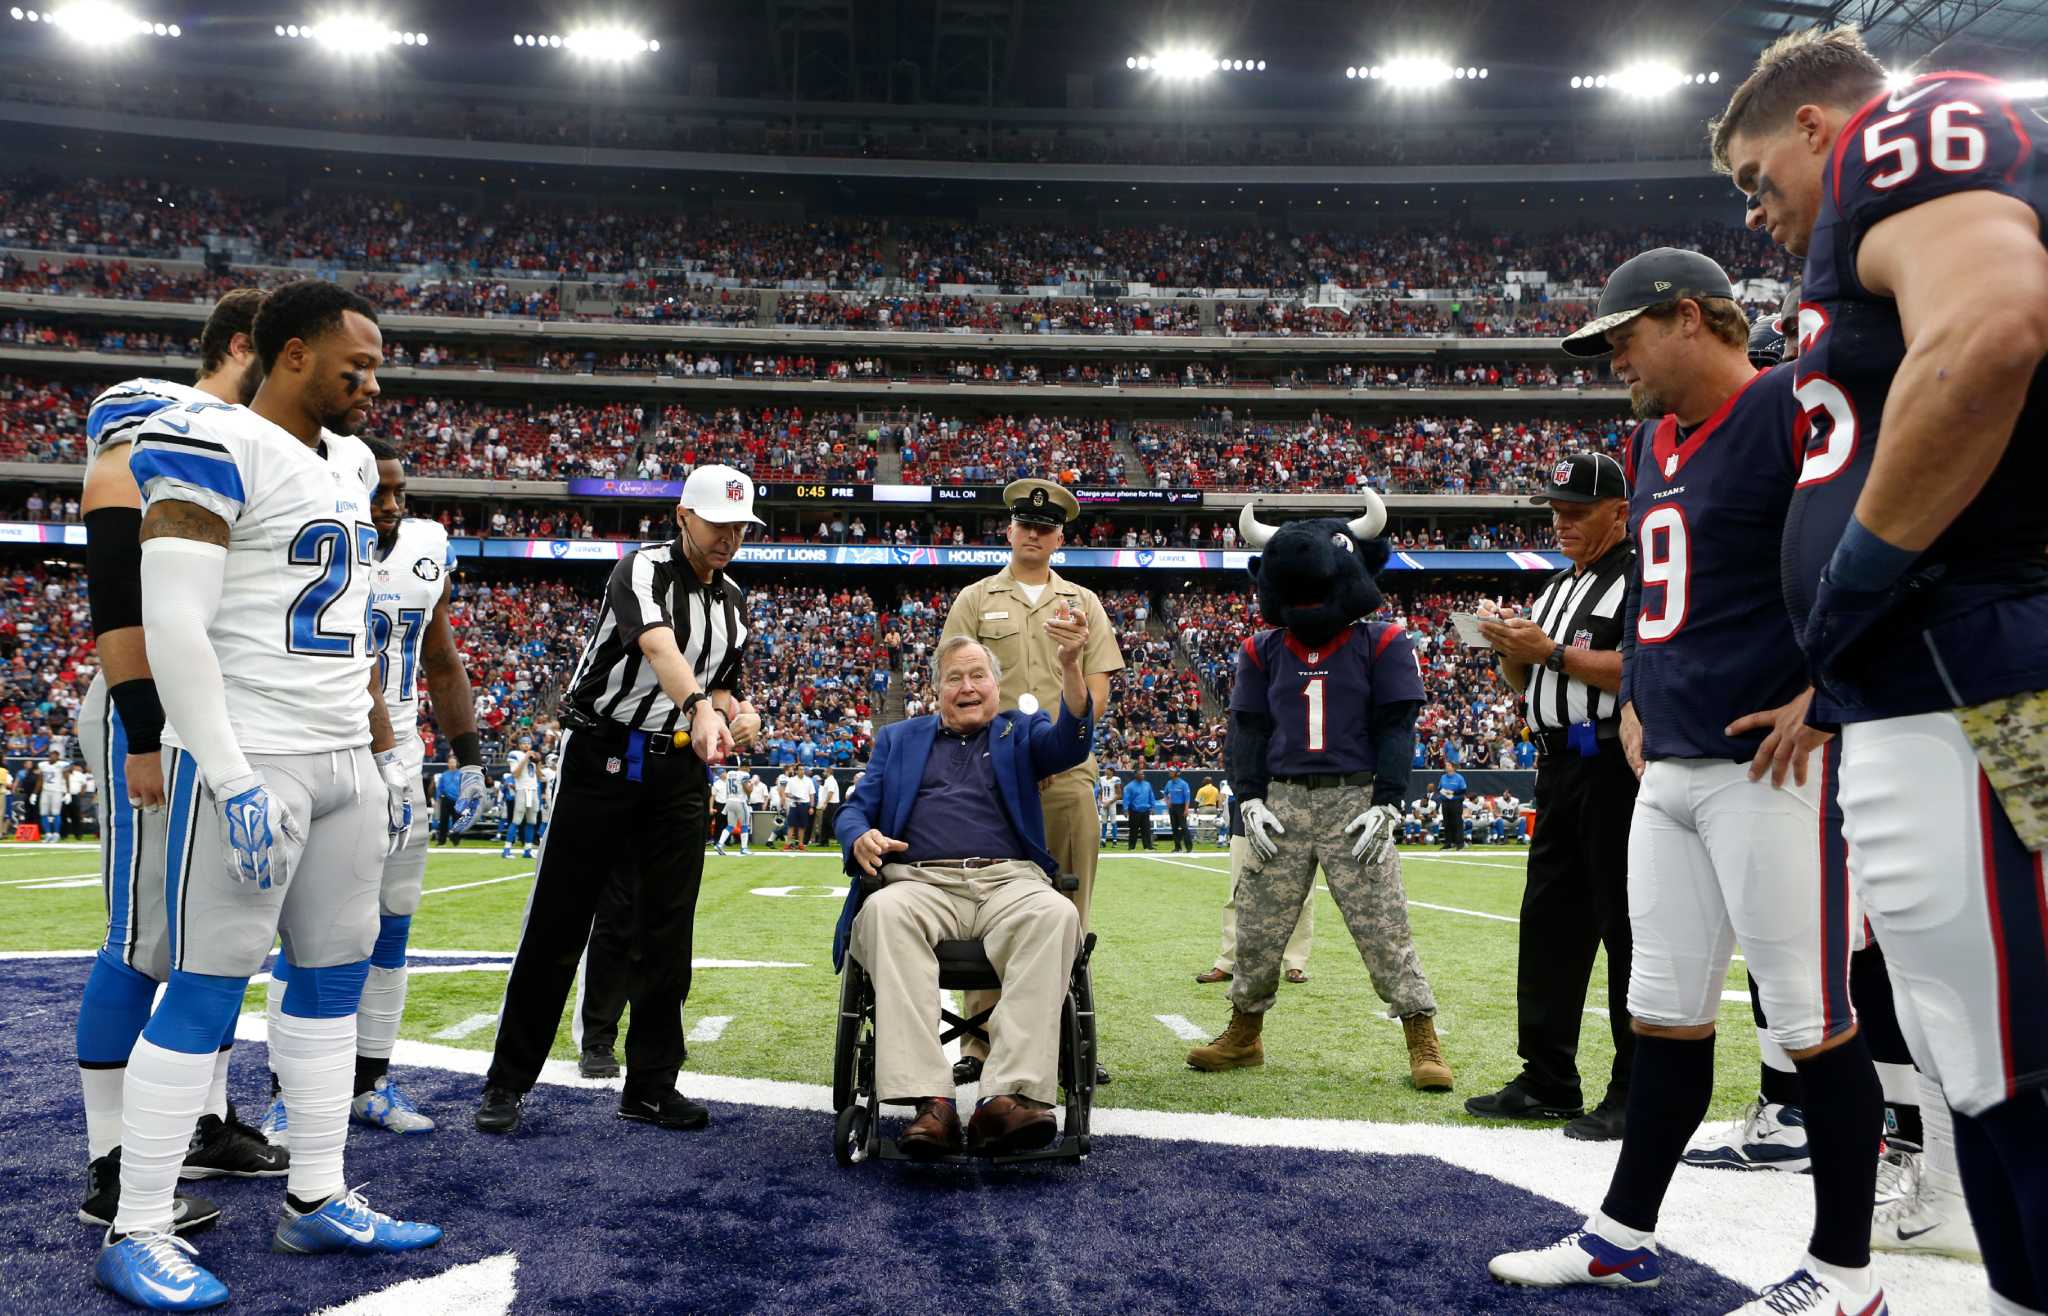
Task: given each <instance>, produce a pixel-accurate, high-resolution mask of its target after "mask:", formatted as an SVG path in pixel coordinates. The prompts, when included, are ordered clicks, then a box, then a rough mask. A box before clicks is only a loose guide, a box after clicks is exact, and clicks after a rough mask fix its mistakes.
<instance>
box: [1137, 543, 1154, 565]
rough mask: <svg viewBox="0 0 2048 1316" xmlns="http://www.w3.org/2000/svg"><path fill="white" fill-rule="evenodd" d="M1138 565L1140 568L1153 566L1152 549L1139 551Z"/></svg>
mask: <svg viewBox="0 0 2048 1316" xmlns="http://www.w3.org/2000/svg"><path fill="white" fill-rule="evenodd" d="M1138 565H1139V566H1141V567H1149V566H1151V565H1152V550H1151V549H1149V548H1141V549H1139V550H1138Z"/></svg>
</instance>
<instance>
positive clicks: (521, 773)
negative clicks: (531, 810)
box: [505, 749, 540, 807]
mask: <svg viewBox="0 0 2048 1316" xmlns="http://www.w3.org/2000/svg"><path fill="white" fill-rule="evenodd" d="M505 773H506V775H507V776H509V777H511V778H512V794H513V797H514V798H515V799H517V800H518V802H519V803H520V805H521V806H522V807H523V806H527V805H538V804H539V803H540V764H539V760H538V758H537V756H536V755H535V754H534V752H533V751H532V750H526V749H515V750H513V751H512V752H511V753H510V754H507V755H506V756H505Z"/></svg>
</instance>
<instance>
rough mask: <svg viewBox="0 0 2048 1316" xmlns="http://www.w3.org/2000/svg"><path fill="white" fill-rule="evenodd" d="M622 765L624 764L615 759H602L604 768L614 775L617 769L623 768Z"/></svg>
mask: <svg viewBox="0 0 2048 1316" xmlns="http://www.w3.org/2000/svg"><path fill="white" fill-rule="evenodd" d="M624 766H626V765H625V764H623V763H621V762H619V761H618V760H617V759H606V760H605V761H604V770H605V771H606V772H609V773H612V774H614V775H616V774H617V773H618V771H619V769H620V768H623V767H624Z"/></svg>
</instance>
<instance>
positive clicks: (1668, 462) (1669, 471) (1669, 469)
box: [1664, 452, 1678, 479]
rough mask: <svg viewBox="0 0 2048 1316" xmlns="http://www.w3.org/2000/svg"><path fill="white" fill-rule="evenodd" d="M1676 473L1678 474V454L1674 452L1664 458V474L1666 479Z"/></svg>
mask: <svg viewBox="0 0 2048 1316" xmlns="http://www.w3.org/2000/svg"><path fill="white" fill-rule="evenodd" d="M1676 474H1678V454H1677V453H1675V452H1674V453H1672V454H1671V455H1670V456H1669V457H1666V458H1665V459H1664V476H1665V478H1666V479H1669V478H1670V477H1672V476H1674V475H1676Z"/></svg>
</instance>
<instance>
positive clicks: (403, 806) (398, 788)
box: [376, 749, 412, 856]
mask: <svg viewBox="0 0 2048 1316" xmlns="http://www.w3.org/2000/svg"><path fill="white" fill-rule="evenodd" d="M376 763H377V775H378V776H379V777H382V778H383V779H384V821H385V825H386V827H387V828H388V829H389V831H390V840H389V841H388V842H387V843H386V845H385V847H384V853H385V855H386V856H390V855H395V854H397V853H398V852H399V851H400V850H403V849H404V848H405V842H406V839H407V838H408V837H410V836H411V835H412V783H411V781H410V780H408V779H409V778H410V777H411V776H412V774H411V773H410V772H408V771H407V770H406V766H405V764H404V763H402V762H400V761H399V757H398V751H397V750H395V749H387V750H385V751H384V752H383V753H382V754H379V755H377V756H376Z"/></svg>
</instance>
